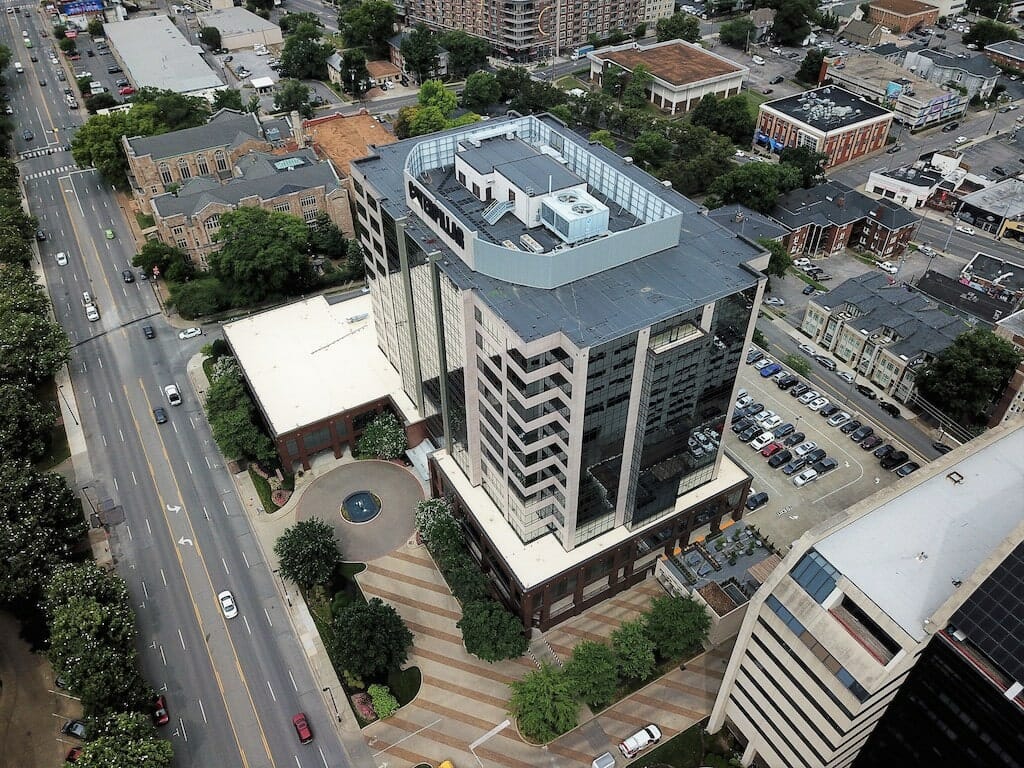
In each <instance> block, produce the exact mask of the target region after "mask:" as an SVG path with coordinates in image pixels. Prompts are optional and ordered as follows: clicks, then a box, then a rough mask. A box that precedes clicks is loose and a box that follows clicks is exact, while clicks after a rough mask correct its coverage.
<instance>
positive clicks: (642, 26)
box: [633, 21, 647, 40]
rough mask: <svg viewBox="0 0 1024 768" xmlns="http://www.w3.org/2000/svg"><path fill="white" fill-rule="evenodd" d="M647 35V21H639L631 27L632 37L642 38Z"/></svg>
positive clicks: (635, 38)
mask: <svg viewBox="0 0 1024 768" xmlns="http://www.w3.org/2000/svg"><path fill="white" fill-rule="evenodd" d="M646 36H647V22H645V21H641V22H640V23H639V24H637V25H636V26H635V27H633V39H634V40H642V39H643V38H645V37H646Z"/></svg>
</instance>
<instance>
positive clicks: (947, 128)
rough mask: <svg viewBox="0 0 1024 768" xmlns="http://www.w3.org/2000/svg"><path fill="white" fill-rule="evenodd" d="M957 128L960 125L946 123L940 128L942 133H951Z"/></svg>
mask: <svg viewBox="0 0 1024 768" xmlns="http://www.w3.org/2000/svg"><path fill="white" fill-rule="evenodd" d="M959 127H960V123H946V124H945V125H944V126H942V132H943V133H952V132H953V131H955V130H956V129H957V128H959Z"/></svg>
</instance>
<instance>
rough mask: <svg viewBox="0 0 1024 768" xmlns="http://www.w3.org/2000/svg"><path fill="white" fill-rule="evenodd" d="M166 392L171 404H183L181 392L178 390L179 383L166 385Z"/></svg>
mask: <svg viewBox="0 0 1024 768" xmlns="http://www.w3.org/2000/svg"><path fill="white" fill-rule="evenodd" d="M164 394H165V395H166V396H167V402H168V403H170V404H171V405H181V392H179V391H178V385H177V384H168V385H167V386H166V387H164Z"/></svg>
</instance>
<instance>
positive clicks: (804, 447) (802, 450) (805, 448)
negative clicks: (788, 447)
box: [793, 440, 818, 456]
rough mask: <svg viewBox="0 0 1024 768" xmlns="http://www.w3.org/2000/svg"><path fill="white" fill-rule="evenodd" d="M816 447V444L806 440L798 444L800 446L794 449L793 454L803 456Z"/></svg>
mask: <svg viewBox="0 0 1024 768" xmlns="http://www.w3.org/2000/svg"><path fill="white" fill-rule="evenodd" d="M817 447H818V444H817V443H816V442H814V441H813V440H808V441H807V442H805V443H800V445H798V446H797V447H796V448H794V449H793V453H795V454H796V455H797V456H805V455H807V454H808V453H810V452H811V451H813V450H814V449H815V448H817Z"/></svg>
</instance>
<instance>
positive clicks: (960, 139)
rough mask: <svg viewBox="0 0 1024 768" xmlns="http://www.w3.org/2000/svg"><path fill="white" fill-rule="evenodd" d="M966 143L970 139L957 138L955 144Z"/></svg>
mask: <svg viewBox="0 0 1024 768" xmlns="http://www.w3.org/2000/svg"><path fill="white" fill-rule="evenodd" d="M964 58H967V57H966V56H965V57H964ZM968 141H970V139H968V138H967V137H966V136H957V137H956V143H957V144H958V145H960V144H966V143H967V142H968Z"/></svg>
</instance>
